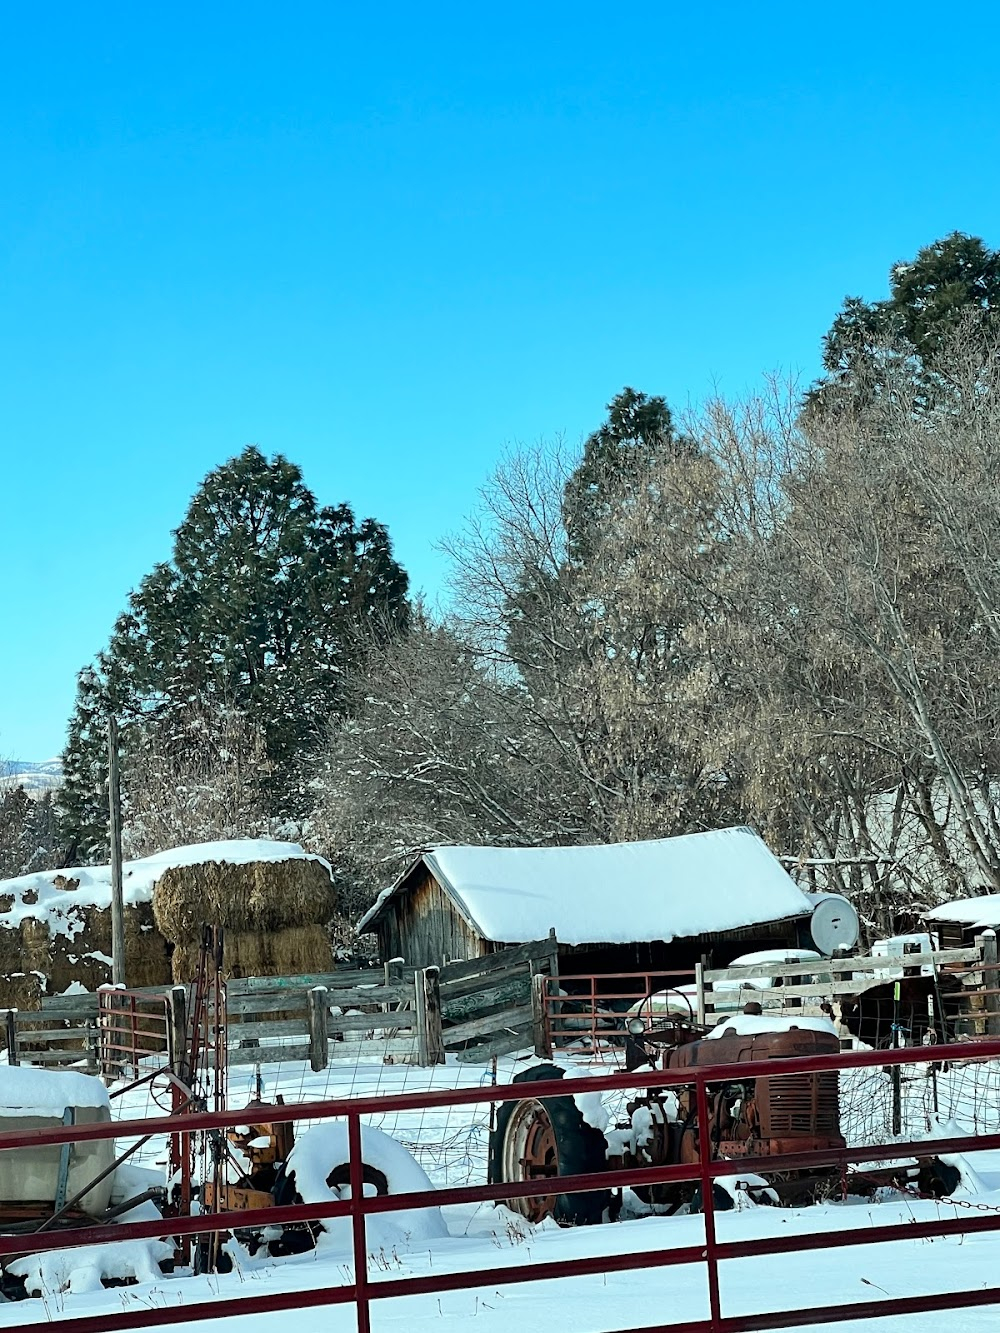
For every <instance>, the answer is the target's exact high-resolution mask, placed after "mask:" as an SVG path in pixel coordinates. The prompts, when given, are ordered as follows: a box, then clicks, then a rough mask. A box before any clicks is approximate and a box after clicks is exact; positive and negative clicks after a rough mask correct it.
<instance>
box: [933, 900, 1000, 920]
mask: <svg viewBox="0 0 1000 1333" xmlns="http://www.w3.org/2000/svg"><path fill="white" fill-rule="evenodd" d="M924 920H925V921H960V922H962V924H963V925H967V926H1000V893H984V894H983V895H982V896H981V897H979V898H955V899H953V900H952V901H951V902H949V903H942V904H941V905H940V907H934V908H932V909H931V910H930V911H929V912H925V913H924Z"/></svg>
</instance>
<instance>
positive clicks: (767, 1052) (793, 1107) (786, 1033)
mask: <svg viewBox="0 0 1000 1333" xmlns="http://www.w3.org/2000/svg"><path fill="white" fill-rule="evenodd" d="M839 1049H840V1042H839V1038H838V1036H837V1035H836V1033H835V1031H834V1029H833V1027H832V1025H831V1024H829V1023H826V1022H825V1020H822V1019H819V1020H810V1019H799V1020H798V1021H796V1020H795V1019H788V1018H784V1019H781V1018H775V1017H773V1016H765V1015H763V1014H761V1011H760V1006H759V1005H757V1004H748V1005H747V1006H746V1010H745V1012H744V1013H742V1014H738V1015H734V1016H733V1017H731V1018H727V1019H724V1020H723V1021H722V1022H720V1024H719V1026H718V1027H717V1028H715V1029H706V1028H699V1027H697V1026H696V1025H694V1024H692V1023H689V1022H685V1021H684V1020H683V1019H682V1018H680V1017H678V1016H676V1015H667V1016H657V1018H656V1019H655V1020H654V1021H652V1022H647V1021H646V1020H645V1019H643V1018H642V1017H640V1016H635V1017H633V1018H632V1019H631V1020H630V1023H629V1033H628V1039H627V1047H626V1065H627V1068H628V1069H630V1070H637V1069H641V1068H644V1069H647V1070H648V1069H651V1068H652V1069H655V1068H661V1069H664V1070H670V1071H682V1070H686V1069H690V1070H692V1071H693V1070H694V1069H695V1068H696V1067H697V1066H703V1067H704V1066H713V1067H715V1066H720V1065H723V1066H724V1065H733V1066H739V1067H740V1070H739V1074H738V1075H737V1076H735V1077H734V1078H733V1079H731V1080H720V1081H719V1082H717V1083H711V1084H709V1085H708V1098H707V1109H708V1116H707V1121H704V1120H702V1119H700V1118H699V1115H698V1107H697V1100H696V1097H695V1089H694V1085H693V1082H692V1084H691V1085H686V1084H684V1083H677V1082H674V1081H672V1082H671V1085H670V1086H666V1085H665V1086H664V1087H663V1088H657V1087H655V1086H654V1087H648V1088H646V1089H644V1090H643V1091H642V1092H641V1093H637V1094H635V1095H634V1096H632V1097H630V1098H629V1099H628V1100H627V1101H626V1103H625V1105H624V1107H623V1110H622V1112H621V1114H620V1115H618V1116H617V1117H616V1119H615V1123H614V1124H612V1125H611V1126H610V1127H606V1128H599V1127H598V1126H597V1124H595V1123H593V1115H592V1114H586V1112H587V1111H588V1107H587V1106H586V1105H584V1107H583V1109H581V1106H580V1105H578V1103H577V1099H575V1098H574V1097H573V1096H572V1095H571V1094H570V1095H567V1096H556V1097H551V1096H548V1097H541V1098H532V1097H525V1098H523V1099H522V1100H520V1101H509V1102H505V1103H504V1104H503V1105H502V1106H501V1108H500V1110H499V1113H498V1115H497V1118H496V1122H495V1126H494V1129H493V1131H492V1133H491V1136H490V1179H491V1182H493V1183H496V1184H503V1183H514V1182H527V1181H536V1180H540V1179H550V1180H551V1181H552V1184H553V1190H552V1193H551V1194H546V1195H533V1196H530V1197H522V1198H512V1199H510V1200H509V1201H508V1206H509V1207H510V1208H511V1209H513V1210H514V1211H515V1212H518V1213H519V1214H520V1215H521V1216H522V1217H524V1218H526V1219H527V1220H528V1221H530V1222H539V1221H541V1220H543V1219H544V1218H546V1217H552V1218H554V1219H555V1220H556V1221H557V1222H559V1223H560V1224H562V1225H570V1226H572V1225H586V1224H590V1223H596V1222H600V1221H602V1220H603V1219H605V1218H609V1217H610V1218H612V1219H613V1218H614V1217H616V1216H617V1215H618V1212H619V1210H620V1208H621V1206H622V1198H621V1195H620V1194H616V1193H612V1191H611V1190H600V1189H598V1190H593V1191H589V1192H587V1193H572V1194H571V1193H560V1192H559V1190H558V1180H559V1177H561V1176H569V1175H577V1174H581V1175H582V1174H591V1173H595V1174H596V1173H599V1172H602V1171H606V1170H623V1169H628V1170H631V1171H635V1172H636V1173H637V1178H636V1183H634V1184H633V1185H632V1187H631V1188H632V1191H633V1192H634V1193H635V1194H636V1195H637V1196H638V1197H639V1199H640V1200H641V1201H642V1203H643V1204H645V1205H651V1206H653V1207H654V1208H655V1209H656V1211H659V1212H664V1213H673V1212H677V1211H678V1210H682V1209H683V1210H687V1211H697V1210H698V1209H700V1206H701V1192H700V1185H699V1184H698V1183H697V1181H683V1182H669V1183H655V1184H652V1185H648V1186H646V1185H643V1183H642V1179H641V1172H642V1170H643V1169H646V1168H651V1167H663V1166H672V1165H686V1166H692V1167H693V1166H696V1165H697V1164H698V1162H699V1160H700V1153H701V1149H702V1140H703V1138H704V1137H705V1136H707V1138H708V1141H709V1155H710V1157H711V1158H713V1159H716V1160H718V1159H725V1160H730V1161H732V1162H733V1175H734V1176H736V1177H739V1175H740V1162H741V1160H744V1159H750V1158H756V1159H760V1158H762V1157H763V1158H767V1157H778V1156H784V1155H785V1154H791V1153H806V1152H809V1153H824V1152H829V1153H830V1154H831V1165H830V1166H820V1167H811V1168H810V1169H808V1170H802V1171H780V1172H775V1173H771V1174H769V1175H768V1178H767V1179H766V1180H764V1179H761V1178H760V1177H756V1176H745V1177H744V1178H743V1179H742V1180H741V1181H740V1187H742V1188H744V1189H745V1190H746V1191H747V1192H748V1193H749V1195H750V1197H751V1198H752V1199H753V1200H754V1201H755V1202H760V1203H765V1202H766V1203H778V1202H780V1203H784V1204H789V1205H794V1204H805V1203H810V1202H812V1201H814V1200H815V1199H817V1198H820V1197H825V1196H828V1195H833V1194H839V1193H840V1191H841V1189H842V1188H843V1187H844V1186H845V1184H846V1180H847V1178H844V1179H842V1178H841V1172H840V1168H839V1167H838V1166H836V1165H834V1164H832V1158H833V1157H834V1155H835V1153H836V1151H837V1150H839V1149H843V1148H844V1147H845V1140H844V1137H843V1134H842V1133H841V1124H840V1097H839V1086H838V1074H837V1072H836V1071H835V1070H832V1071H825V1070H820V1071H818V1072H814V1071H812V1069H810V1071H809V1072H805V1071H804V1072H802V1073H801V1074H800V1073H788V1072H784V1073H781V1074H778V1075H774V1076H770V1077H763V1076H753V1075H751V1076H748V1075H747V1072H746V1066H747V1065H751V1066H752V1065H760V1066H761V1075H763V1073H764V1066H766V1065H767V1064H768V1063H769V1062H773V1061H776V1060H781V1061H788V1060H795V1059H798V1058H803V1057H815V1056H825V1055H836V1054H837V1053H838V1052H839ZM564 1072H565V1071H564V1070H563V1069H562V1068H560V1067H559V1066H558V1065H554V1064H548V1063H546V1064H538V1065H535V1066H533V1067H532V1068H530V1069H527V1070H524V1071H522V1072H521V1073H519V1074H517V1075H515V1078H514V1082H515V1083H522V1084H528V1083H532V1082H541V1081H547V1080H552V1079H559V1078H562V1077H563V1074H564ZM914 1178H919V1181H920V1185H921V1188H922V1189H926V1190H928V1191H929V1192H933V1193H936V1194H942V1193H947V1192H950V1189H952V1188H954V1186H955V1184H956V1181H957V1177H956V1176H955V1174H954V1172H951V1171H950V1170H949V1168H947V1167H945V1166H943V1165H942V1164H941V1163H939V1162H938V1161H937V1159H933V1158H928V1159H927V1160H925V1161H921V1162H919V1163H916V1164H913V1165H904V1166H895V1167H892V1168H886V1169H884V1170H876V1171H866V1172H865V1173H864V1176H860V1175H857V1176H852V1177H851V1178H850V1181H851V1192H858V1193H871V1191H872V1190H873V1189H874V1188H876V1187H877V1186H879V1185H899V1184H905V1183H906V1182H907V1181H910V1180H912V1179H914ZM714 1200H715V1203H716V1206H717V1207H721V1208H731V1207H732V1206H733V1195H732V1194H731V1193H730V1192H727V1190H725V1189H723V1188H722V1186H720V1185H718V1184H716V1186H715V1194H714Z"/></svg>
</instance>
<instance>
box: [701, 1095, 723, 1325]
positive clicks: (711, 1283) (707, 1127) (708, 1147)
mask: <svg viewBox="0 0 1000 1333" xmlns="http://www.w3.org/2000/svg"><path fill="white" fill-rule="evenodd" d="M695 1080H696V1082H695V1097H696V1099H697V1103H698V1160H699V1162H700V1163H701V1211H702V1213H703V1215H704V1218H705V1264H706V1267H707V1270H708V1308H709V1315H710V1318H711V1321H712V1329H713V1333H715V1330H718V1329H719V1328H720V1327H721V1322H720V1321H721V1319H722V1306H721V1304H720V1301H719V1260H718V1255H717V1253H716V1243H715V1181H714V1180H713V1178H712V1172H711V1169H710V1168H711V1162H712V1131H711V1123H712V1122H711V1120H710V1119H709V1116H708V1089H707V1088H706V1086H705V1079H704V1077H703V1076H702V1075H700V1074H696V1075H695Z"/></svg>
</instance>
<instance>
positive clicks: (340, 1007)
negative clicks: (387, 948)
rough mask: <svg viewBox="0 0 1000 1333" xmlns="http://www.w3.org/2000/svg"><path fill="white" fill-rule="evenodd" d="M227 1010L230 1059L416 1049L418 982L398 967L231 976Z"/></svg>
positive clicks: (401, 1053)
mask: <svg viewBox="0 0 1000 1333" xmlns="http://www.w3.org/2000/svg"><path fill="white" fill-rule="evenodd" d="M226 1010H227V1018H228V1029H229V1063H230V1064H231V1065H243V1064H257V1063H259V1062H261V1061H265V1060H309V1062H310V1064H311V1065H312V1068H313V1069H325V1068H326V1067H327V1064H328V1063H329V1060H330V1058H331V1056H332V1057H333V1058H336V1057H337V1056H339V1055H344V1056H349V1057H350V1058H351V1059H358V1058H359V1057H361V1056H365V1055H377V1056H379V1057H381V1058H385V1057H386V1056H391V1057H393V1058H394V1059H401V1060H405V1059H413V1058H414V1057H415V1056H416V1055H417V1053H418V1045H419V1034H418V1031H417V1026H418V1011H417V1003H416V986H415V983H414V981H412V980H410V981H406V980H404V979H403V978H402V977H401V976H399V975H397V974H396V972H395V970H394V971H393V972H392V973H390V972H389V971H388V969H387V970H386V971H385V972H383V973H379V972H376V971H374V970H364V971H350V972H349V971H340V972H324V973H314V974H309V975H303V976H297V977H247V978H242V979H239V980H231V981H229V982H227V984H226Z"/></svg>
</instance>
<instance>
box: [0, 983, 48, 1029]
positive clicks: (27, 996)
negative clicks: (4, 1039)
mask: <svg viewBox="0 0 1000 1333" xmlns="http://www.w3.org/2000/svg"><path fill="white" fill-rule="evenodd" d="M44 994H45V978H44V977H40V976H39V975H38V974H37V973H36V972H5V973H4V975H3V978H2V980H0V1008H3V1009H41V1007H42V996H43V995H44ZM2 1035H3V1033H2V1031H0V1036H2Z"/></svg>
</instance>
